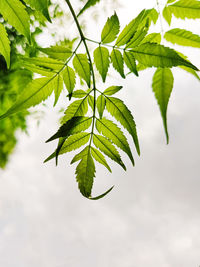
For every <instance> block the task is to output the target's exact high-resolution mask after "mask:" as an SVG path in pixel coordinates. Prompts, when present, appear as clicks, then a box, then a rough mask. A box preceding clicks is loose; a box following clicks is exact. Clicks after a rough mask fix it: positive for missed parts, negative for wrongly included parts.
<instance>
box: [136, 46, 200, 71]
mask: <svg viewBox="0 0 200 267" xmlns="http://www.w3.org/2000/svg"><path fill="white" fill-rule="evenodd" d="M131 51H132V53H133V55H134V57H135V58H136V60H138V62H139V63H141V64H143V65H145V66H148V67H152V66H154V67H162V68H164V67H173V66H179V65H183V66H186V67H190V68H192V69H194V70H198V68H197V67H195V66H194V65H193V64H192V63H190V62H189V61H187V60H185V59H184V58H182V57H181V56H179V54H178V53H177V52H176V51H175V50H173V49H171V48H169V47H165V46H163V45H159V44H155V43H145V44H142V45H140V46H138V47H135V48H134V49H132V50H131Z"/></svg>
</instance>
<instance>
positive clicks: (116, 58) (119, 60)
mask: <svg viewBox="0 0 200 267" xmlns="http://www.w3.org/2000/svg"><path fill="white" fill-rule="evenodd" d="M110 56H111V62H112V64H113V67H114V68H115V69H116V71H117V72H119V74H120V75H121V77H122V78H125V75H124V60H123V57H122V54H121V52H120V51H119V50H117V49H113V50H112V52H111V55H110Z"/></svg>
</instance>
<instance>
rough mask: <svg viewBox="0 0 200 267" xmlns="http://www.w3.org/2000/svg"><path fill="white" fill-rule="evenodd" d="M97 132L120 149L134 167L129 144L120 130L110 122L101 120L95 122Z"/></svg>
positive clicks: (104, 119)
mask: <svg viewBox="0 0 200 267" xmlns="http://www.w3.org/2000/svg"><path fill="white" fill-rule="evenodd" d="M96 129H97V131H98V132H99V133H100V134H102V135H104V136H105V137H107V138H108V139H109V140H110V141H111V142H112V143H113V144H115V145H116V146H118V147H119V148H121V149H122V150H123V151H124V152H125V153H126V154H127V155H128V157H129V158H130V160H131V162H132V164H133V165H134V159H133V155H132V153H131V150H130V147H129V144H128V142H127V139H126V137H125V136H124V134H123V132H122V131H121V129H120V128H119V127H118V126H117V125H116V124H115V123H113V122H112V121H110V120H107V119H106V118H102V119H101V120H99V119H98V120H96Z"/></svg>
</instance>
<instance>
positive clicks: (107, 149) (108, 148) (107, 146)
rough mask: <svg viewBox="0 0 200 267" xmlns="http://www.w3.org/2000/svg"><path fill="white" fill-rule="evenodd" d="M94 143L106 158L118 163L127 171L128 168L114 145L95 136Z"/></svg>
mask: <svg viewBox="0 0 200 267" xmlns="http://www.w3.org/2000/svg"><path fill="white" fill-rule="evenodd" d="M93 143H94V145H95V146H96V147H97V148H99V149H100V150H101V151H102V152H103V153H104V154H105V155H106V156H108V157H109V158H111V159H112V160H114V161H115V162H117V163H118V164H119V165H120V166H121V167H122V168H123V169H124V170H126V166H125V165H124V163H123V162H122V160H121V157H120V155H119V153H118V151H117V149H116V148H115V147H114V146H113V145H112V143H111V142H110V141H109V140H108V139H106V138H105V137H103V136H101V135H97V134H94V135H93Z"/></svg>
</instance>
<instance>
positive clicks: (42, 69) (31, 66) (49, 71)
mask: <svg viewBox="0 0 200 267" xmlns="http://www.w3.org/2000/svg"><path fill="white" fill-rule="evenodd" d="M20 64H21V66H22V67H24V68H25V69H27V70H30V71H32V72H33V73H38V74H40V75H42V76H46V77H52V76H53V75H55V74H56V73H57V72H56V70H52V69H48V68H45V67H40V66H36V65H34V64H31V63H28V62H25V61H23V60H22V61H20Z"/></svg>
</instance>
